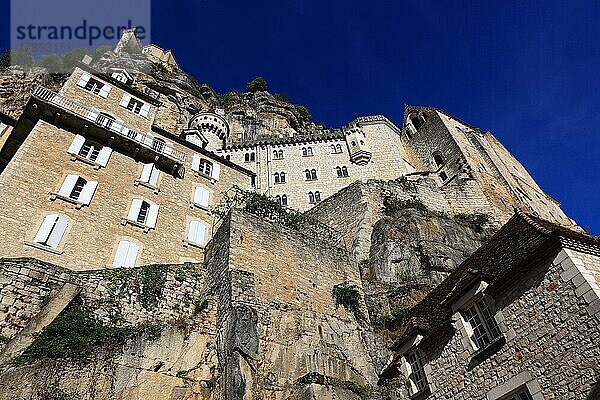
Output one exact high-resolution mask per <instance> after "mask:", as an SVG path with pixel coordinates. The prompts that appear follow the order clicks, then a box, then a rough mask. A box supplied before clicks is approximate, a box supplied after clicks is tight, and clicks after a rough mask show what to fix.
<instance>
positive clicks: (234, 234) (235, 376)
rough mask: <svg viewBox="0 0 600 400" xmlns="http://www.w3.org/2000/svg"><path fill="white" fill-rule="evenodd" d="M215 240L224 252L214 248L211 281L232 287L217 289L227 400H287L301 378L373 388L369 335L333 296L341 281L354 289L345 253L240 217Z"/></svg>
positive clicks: (354, 271)
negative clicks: (274, 399)
mask: <svg viewBox="0 0 600 400" xmlns="http://www.w3.org/2000/svg"><path fill="white" fill-rule="evenodd" d="M226 231H229V233H228V238H226V235H225V232H226ZM216 237H217V238H219V239H220V240H221V239H226V240H227V241H228V242H229V246H230V247H229V251H228V252H225V251H221V250H217V252H216V253H215V256H213V257H212V258H211V260H209V268H210V270H211V271H212V272H211V273H210V276H211V279H215V280H217V279H222V278H223V277H226V276H231V280H230V282H231V286H228V285H221V286H220V288H221V290H225V291H226V293H222V294H221V298H222V299H223V301H222V303H221V305H220V310H223V311H222V312H221V311H220V315H219V321H220V323H222V324H223V327H224V331H225V332H226V333H225V334H224V335H223V336H222V337H221V341H220V345H219V348H220V351H221V354H222V357H221V358H222V359H225V360H228V364H227V365H226V366H225V367H224V370H225V377H226V381H227V383H226V385H228V386H227V387H225V388H224V390H225V392H226V393H230V394H231V396H232V397H231V398H242V397H243V395H244V393H246V394H247V395H250V394H249V393H253V396H271V395H277V396H278V397H279V396H280V395H284V394H285V393H287V394H288V395H289V394H290V393H291V391H292V389H294V387H295V385H298V384H302V382H303V381H302V379H301V378H303V377H305V376H306V375H307V374H317V375H319V376H326V377H331V378H335V379H337V380H339V381H353V382H356V383H357V384H359V385H361V384H362V385H365V384H373V383H375V381H376V371H375V370H374V369H373V366H372V363H371V360H370V357H369V355H368V352H367V349H366V344H365V342H364V339H363V338H362V335H361V333H362V330H368V329H367V328H366V327H365V326H363V325H362V324H361V323H360V321H357V319H356V316H355V315H353V314H352V313H351V312H349V311H348V310H346V309H345V308H344V307H342V306H339V307H336V304H335V301H334V299H333V296H332V289H333V286H334V285H336V284H340V283H342V282H345V281H347V282H351V283H353V284H356V285H358V287H360V277H359V274H358V269H357V268H355V267H353V266H352V265H351V263H350V261H349V259H348V257H347V255H346V253H345V251H343V250H341V249H337V248H332V247H329V246H327V245H324V244H323V243H322V242H319V241H318V240H315V239H314V238H311V237H309V236H305V235H303V234H300V233H298V232H296V231H294V230H291V229H289V228H285V227H282V226H279V225H276V224H272V223H268V222H265V221H262V220H260V219H258V218H256V217H254V216H251V215H248V214H243V213H239V212H234V213H233V214H232V215H231V224H230V227H226V226H222V227H221V228H220V230H219V233H217V236H216ZM224 245H226V243H224V242H220V243H219V244H218V246H219V248H220V246H224ZM224 257H227V258H228V262H227V263H226V262H225V261H224V259H223V258H224ZM210 265H214V267H213V268H211V267H210ZM277 393H280V394H277Z"/></svg>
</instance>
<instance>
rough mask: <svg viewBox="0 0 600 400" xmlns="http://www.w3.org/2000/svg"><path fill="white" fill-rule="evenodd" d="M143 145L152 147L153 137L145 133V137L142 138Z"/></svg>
mask: <svg viewBox="0 0 600 400" xmlns="http://www.w3.org/2000/svg"><path fill="white" fill-rule="evenodd" d="M144 144H145V145H147V146H149V147H152V144H154V136H152V135H151V134H149V133H146V135H145V136H144Z"/></svg>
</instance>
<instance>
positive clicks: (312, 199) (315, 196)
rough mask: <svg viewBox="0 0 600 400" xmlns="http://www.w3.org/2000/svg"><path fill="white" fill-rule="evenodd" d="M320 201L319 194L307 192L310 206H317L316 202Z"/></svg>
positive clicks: (317, 192)
mask: <svg viewBox="0 0 600 400" xmlns="http://www.w3.org/2000/svg"><path fill="white" fill-rule="evenodd" d="M320 201H321V192H319V191H316V192H314V193H313V192H308V202H309V203H310V204H317V203H318V202H320Z"/></svg>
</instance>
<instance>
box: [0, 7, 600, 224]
mask: <svg viewBox="0 0 600 400" xmlns="http://www.w3.org/2000/svg"><path fill="white" fill-rule="evenodd" d="M475 3H476V2H463V1H437V2H436V1H423V0H414V1H379V2H368V1H360V2H359V1H340V0H333V1H309V0H306V1H303V0H282V1H258V2H249V1H243V2H242V1H225V0H219V1H173V0H171V1H163V0H154V1H153V2H152V7H153V8H152V17H153V18H152V41H153V42H155V43H156V44H158V45H160V46H162V47H165V48H171V49H173V50H174V52H175V56H176V57H177V59H178V61H179V62H180V64H181V65H182V67H183V68H184V69H185V70H186V71H187V72H189V73H191V74H192V75H194V76H195V77H196V78H198V79H199V80H200V81H202V82H207V83H209V84H210V85H211V86H212V87H213V88H215V89H216V90H217V91H219V92H226V91H229V90H233V89H238V90H242V89H243V88H244V87H245V84H246V82H248V81H249V80H251V79H252V78H254V77H256V76H263V77H265V79H266V80H267V82H268V84H269V90H270V91H271V92H279V93H285V94H288V95H289V96H291V98H292V100H293V101H294V102H297V103H300V104H304V105H306V106H307V107H308V109H309V110H310V112H311V114H312V115H313V117H314V119H315V120H316V121H320V122H324V123H325V124H327V125H330V126H335V127H338V126H341V125H343V124H345V123H347V122H349V121H350V120H352V119H353V118H355V117H356V116H359V115H366V114H384V115H386V116H387V117H389V118H390V119H391V120H392V121H395V122H396V123H398V124H399V123H400V122H401V119H402V111H403V104H404V103H408V104H416V105H428V106H435V107H438V108H441V109H443V110H445V111H447V112H449V113H450V114H453V115H455V116H457V117H459V118H461V119H463V120H465V121H467V122H469V123H471V124H473V125H475V126H478V127H480V128H481V129H484V130H489V131H491V132H492V133H493V134H494V135H495V136H496V137H497V138H498V139H499V140H500V141H501V142H502V143H503V144H504V145H505V146H506V147H507V148H508V149H509V150H510V151H511V152H512V153H513V154H514V155H515V156H516V157H517V158H518V159H519V160H520V161H521V162H522V163H523V165H524V166H525V167H526V168H527V169H528V170H529V171H530V172H531V174H532V175H533V176H534V178H535V179H536V181H537V182H538V183H539V184H540V185H541V186H542V188H543V189H544V190H546V191H547V192H548V193H549V194H550V195H552V196H553V197H555V198H556V199H557V200H559V201H560V202H561V203H562V206H563V209H564V210H565V212H567V214H569V215H570V216H571V217H573V218H574V219H575V220H576V221H577V222H578V223H579V224H580V225H581V226H584V227H590V228H591V230H592V232H593V233H595V234H600V213H599V211H598V207H597V204H598V203H599V202H600V189H599V188H598V185H597V182H598V179H597V175H598V174H600V162H599V161H598V155H599V153H600V134H599V133H600V112H599V111H600V80H599V79H598V77H597V76H598V64H599V63H600V41H599V40H598V39H599V38H600V24H599V23H598V21H599V20H600V3H597V2H591V1H588V2H579V1H570V2H560V1H552V2H522V1H519V2H516V1H514V2H513V1H502V2H491V1H487V2H478V3H481V4H475ZM2 7H3V8H4V9H2ZM2 7H0V12H1V14H0V15H5V16H6V15H8V12H3V11H5V9H6V7H7V6H6V5H5V4H4V3H3V5H2ZM6 11H7V10H6ZM0 47H3V48H4V47H8V27H7V26H6V25H5V26H4V27H3V28H2V35H1V37H0Z"/></svg>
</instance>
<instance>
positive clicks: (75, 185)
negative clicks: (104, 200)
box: [58, 175, 98, 205]
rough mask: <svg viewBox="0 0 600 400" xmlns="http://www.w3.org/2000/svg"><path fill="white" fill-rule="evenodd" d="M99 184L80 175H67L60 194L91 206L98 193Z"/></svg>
mask: <svg viewBox="0 0 600 400" xmlns="http://www.w3.org/2000/svg"><path fill="white" fill-rule="evenodd" d="M97 187H98V182H96V181H86V180H85V179H84V178H83V177H81V176H79V175H67V177H66V178H65V180H64V182H63V184H62V185H61V187H60V189H59V191H58V194H59V195H60V196H62V197H64V198H69V199H71V200H74V201H76V202H78V203H81V204H85V205H89V204H90V202H91V201H92V197H93V196H94V193H95V192H96V188H97Z"/></svg>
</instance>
